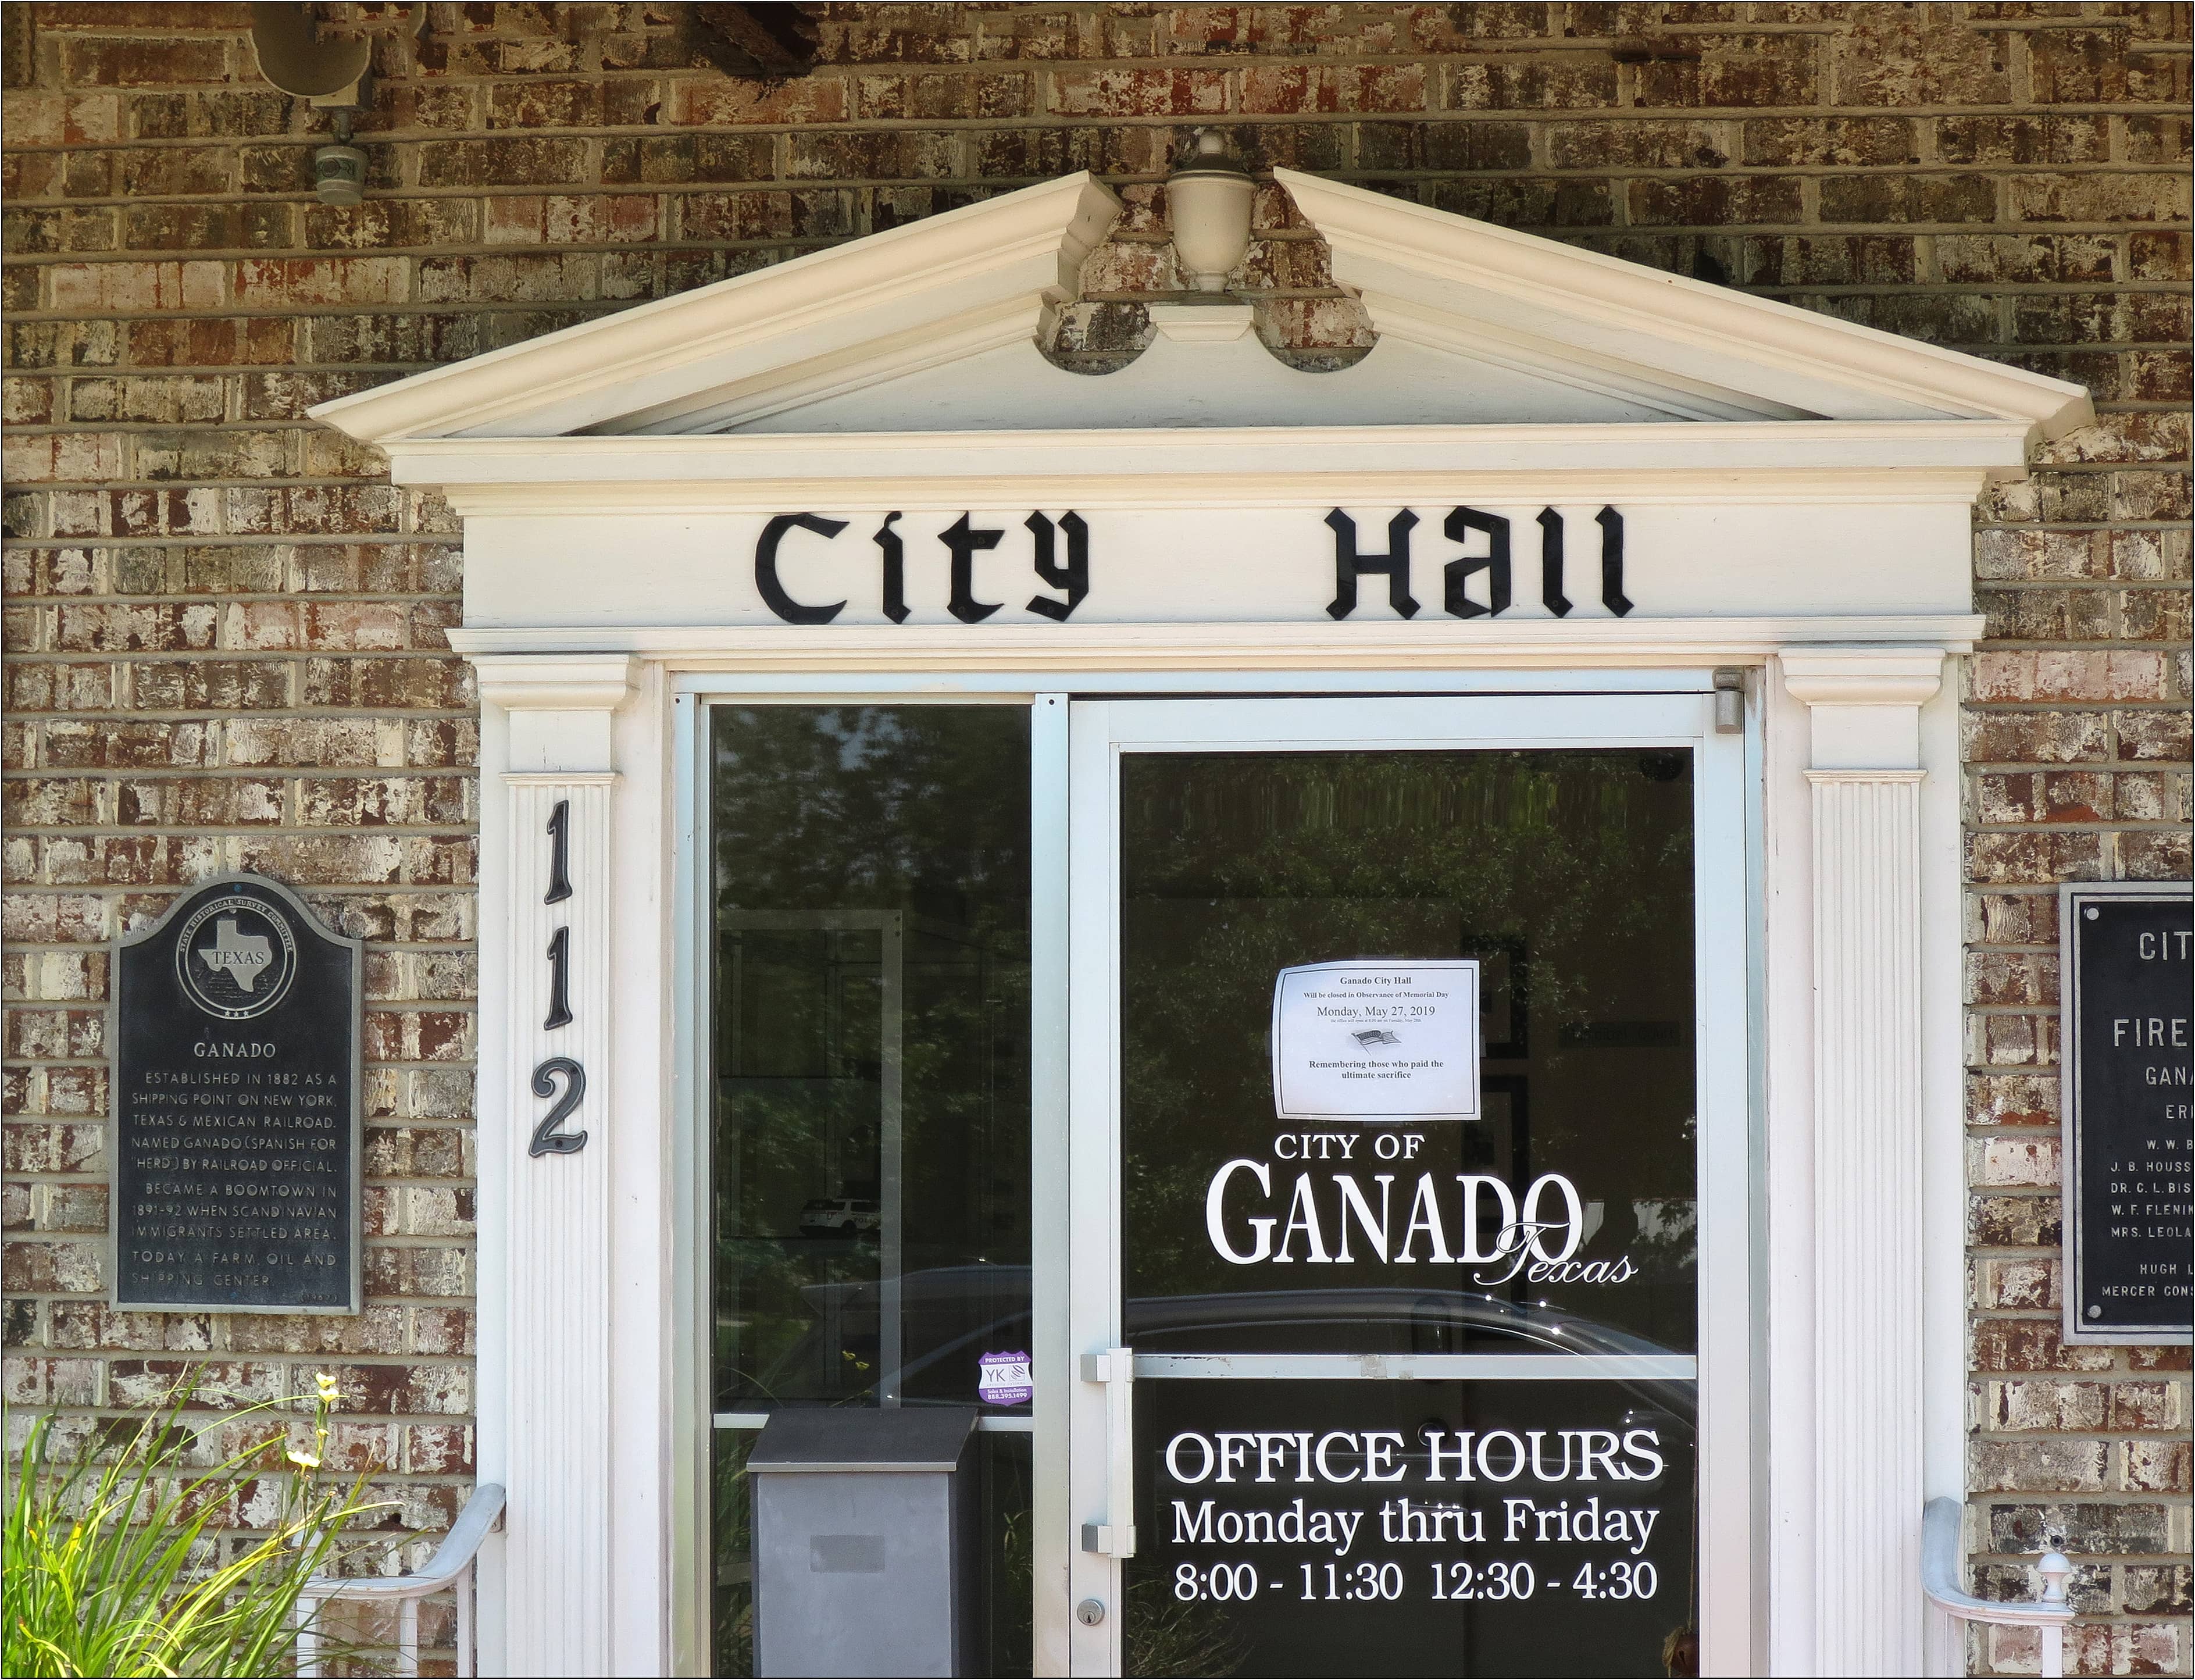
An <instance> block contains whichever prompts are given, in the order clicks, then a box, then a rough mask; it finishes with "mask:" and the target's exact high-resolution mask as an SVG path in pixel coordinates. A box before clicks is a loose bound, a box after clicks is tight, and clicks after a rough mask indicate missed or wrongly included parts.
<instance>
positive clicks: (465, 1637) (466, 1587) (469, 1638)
mask: <svg viewBox="0 0 2195 1680" xmlns="http://www.w3.org/2000/svg"><path fill="white" fill-rule="evenodd" d="M473 1573H474V1571H473V1565H472V1561H471V1560H470V1558H468V1559H467V1560H466V1562H465V1567H464V1573H463V1574H461V1575H459V1576H458V1661H457V1672H458V1680H471V1677H472V1671H473Z"/></svg>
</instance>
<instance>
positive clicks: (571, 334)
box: [311, 170, 2093, 457]
mask: <svg viewBox="0 0 2195 1680" xmlns="http://www.w3.org/2000/svg"><path fill="white" fill-rule="evenodd" d="M1278 179H1279V180H1280V182H1282V185H1284V186H1285V187H1286V188H1288V191H1289V192H1290V193H1292V194H1293V196H1294V198H1295V199H1296V202H1297V205H1298V207H1299V209H1301V210H1302V211H1304V213H1305V215H1306V216H1307V217H1308V218H1309V219H1310V220H1311V222H1314V223H1315V224H1316V226H1317V227H1318V228H1319V230H1320V232H1321V233H1322V234H1324V235H1325V236H1326V238H1327V240H1328V243H1329V245H1331V247H1332V249H1333V253H1334V269H1335V273H1336V275H1337V277H1339V279H1340V280H1342V281H1343V283H1344V284H1345V285H1348V286H1352V287H1355V288H1356V289H1357V291H1358V292H1360V293H1361V294H1362V295H1363V297H1364V298H1365V300H1366V303H1367V305H1368V308H1369V309H1370V310H1371V312H1372V315H1373V319H1374V324H1375V325H1376V326H1380V328H1381V330H1382V331H1383V332H1389V331H1391V332H1393V333H1394V334H1395V335H1396V336H1397V338H1400V339H1402V340H1403V341H1405V342H1408V343H1411V344H1418V345H1420V346H1438V347H1443V348H1448V349H1458V348H1461V347H1464V346H1466V345H1468V346H1472V347H1474V348H1473V349H1472V353H1473V354H1475V355H1478V356H1479V357H1480V358H1481V359H1482V360H1483V361H1486V362H1487V363H1488V364H1489V366H1498V367H1500V368H1501V370H1503V372H1504V373H1505V375H1509V374H1521V375H1523V376H1524V377H1525V378H1526V379H1527V380H1528V381H1530V380H1539V381H1543V382H1545V384H1547V386H1549V387H1551V388H1556V389H1562V390H1566V391H1568V392H1569V393H1570V401H1571V409H1570V411H1551V412H1550V413H1547V414H1541V415H1539V416H1538V418H1541V419H1549V418H1554V419H1572V418H1575V413H1574V410H1575V399H1576V395H1577V394H1578V393H1593V394H1598V395H1599V397H1600V398H1601V399H1602V400H1604V401H1607V400H1620V401H1623V402H1626V403H1636V404H1644V405H1645V406H1646V407H1650V408H1653V409H1658V410H1660V411H1661V412H1662V413H1667V414H1669V415H1671V416H1673V417H1680V416H1686V415H1708V416H1732V415H1737V416H1745V415H1757V416H1783V417H1789V416H1800V415H1818V416H1823V417H1826V418H1827V419H1829V420H1831V421H1832V422H1855V423H1866V422H1869V421H1873V420H1882V419H1919V420H1928V419H1933V420H1937V421H1946V422H1952V423H1958V422H1975V423H1979V424H1984V425H1992V424H1997V425H2001V424H2006V423H2010V424H2013V425H2014V427H2015V429H2016V430H2017V431H2018V432H2019V436H2020V438H2021V441H2022V444H2023V447H2024V446H2025V444H2026V443H2029V442H2033V441H2034V440H2035V439H2037V438H2039V437H2053V436H2058V435H2059V434H2060V433H2062V432H2064V431H2065V430H2070V429H2071V427H2073V426H2076V425H2078V424H2083V423H2085V422H2086V421H2088V419H2092V418H2093V411H2092V408H2091V406H2090V403H2089V400H2088V395H2087V393H2086V391H2085V390H2083V389H2082V388H2081V387H2079V386H2077V385H2074V384H2068V383H2066V382H2065V381H2062V380H2056V379H2050V378H2044V377H2042V376H2041V375H2039V374H2035V373H2031V372H2025V371H2023V370H2020V369H2018V368H2014V367H2006V366H2003V365H2002V364H1999V363H1995V362H1990V361H1983V360H1981V359H1980V358H1979V357H1975V356H1970V355H1962V354H1961V353H1959V352H1957V351H1952V350H1946V349H1939V348H1937V347H1935V346H1933V345H1928V344H1918V343H1916V342H1914V341H1913V340H1910V339H1904V338H1895V337H1893V336H1892V335H1890V334H1887V333H1883V332H1875V331H1874V330H1872V329H1870V328H1867V327H1863V326H1853V325H1852V324H1851V323H1850V322H1846V321H1842V320H1836V319H1835V318H1834V317H1831V316H1827V315H1819V314H1817V313H1815V312H1813V311H1811V310H1806V309H1800V308H1797V307H1796V306H1795V305H1792V304H1789V303H1781V302H1777V301H1775V300H1773V299H1769V298H1764V297H1751V296H1749V295H1747V294H1745V293H1743V292H1737V291H1734V290H1732V289H1731V288H1729V287H1726V286H1708V285H1704V284H1702V283H1701V282H1699V281H1696V280H1686V279H1684V278H1681V277H1679V276H1675V275H1671V274H1665V273H1662V272H1661V271H1660V270H1657V269H1652V268H1645V267H1644V266H1643V265H1640V264H1637V263H1628V262H1624V261H1622V260H1621V259H1618V258H1616V257H1606V256H1602V255H1599V254H1596V253H1594V252H1591V251H1579V250H1576V249H1575V248H1573V247H1571V246H1570V245H1563V244H1560V243H1558V242H1557V241H1554V240H1546V239H1541V238H1538V237H1535V236H1534V235H1530V234H1518V233H1514V232H1511V231H1509V230H1507V229H1505V228H1497V227H1494V226H1492V225H1490V224H1489V223H1486V222H1475V221H1472V220H1471V219H1470V218H1468V217H1466V216H1455V215H1451V214H1449V213H1448V212H1446V211H1435V210H1428V209H1426V208H1424V207H1422V206H1420V205H1407V204H1403V203H1401V202H1399V201H1398V200H1396V199H1390V198H1388V197H1386V196H1385V195H1384V194H1381V193H1373V192H1368V191H1366V190H1364V189H1363V188H1354V187H1348V186H1344V185H1341V184H1340V183H1338V182H1328V181H1321V180H1318V179H1316V177H1313V176H1305V175H1301V174H1299V173H1297V172H1295V171H1293V170H1280V171H1279V172H1278ZM1120 210H1121V205H1120V201H1119V199H1117V198H1115V196H1114V194H1113V193H1111V192H1110V191H1109V190H1108V189H1107V188H1104V187H1103V186H1102V185H1100V184H1099V183H1098V182H1096V181H1095V180H1094V179H1092V177H1091V176H1089V175H1088V174H1086V173H1083V174H1076V175H1069V176H1062V177H1060V178H1059V179H1057V180H1055V181H1051V182H1043V183H1041V184H1040V185H1038V186H1034V187H1029V188H1023V190H1021V191H1020V192H1017V193H1005V194H1002V195H1001V196H1000V197H999V198H996V199H988V200H986V201H984V202H982V203H980V204H975V205H967V206H965V207H964V208H962V209H960V210H957V211H948V212H947V213H946V214H944V215H941V216H930V217H926V218H925V219H923V220H921V221H919V222H911V223H909V224H907V226H905V227H902V228H893V229H890V230H889V231H887V232H884V233H881V234H872V235H870V236H868V237H867V238H865V239H860V240H852V241H850V242H849V243H847V244H845V245H837V246H833V247H832V248H830V249H828V250H825V251H815V252H811V253H809V255H807V256H804V257H796V258H794V259H792V261H790V262H786V263H779V264H776V265H775V266H773V267H771V268H763V269H760V270H758V271H756V272H754V273H752V274H740V275H736V276H734V277H733V278H731V279H729V280H721V281H718V282H717V283H716V284H715V285H712V286H702V287H700V288H698V289H697V290H695V291H694V292H686V293H683V294H681V295H679V296H677V297H667V298H663V299H660V300H658V301H656V302H654V303H646V304H642V305H641V306H639V307H637V308H635V309H627V310H625V311H622V312H620V313H619V314H616V315H608V316H604V317H602V318H601V319H599V320H591V321H586V322H583V323H580V324H579V325H578V326H571V327H567V328H566V329H564V330H563V331H562V332H552V333H548V334H545V335H544V336H543V337H541V338H536V339H532V340H529V341H527V343H525V344H516V345H512V346H510V347H509V348H507V349H501V350H496V351H491V352H490V353H488V354H487V355H479V356H475V357H473V358H471V359H470V360H469V361H464V362H460V363H458V364H457V365H455V366H453V367H445V368H438V369H435V370H431V371H429V372H425V373H420V374H415V375H413V376H412V377H411V378H406V379H400V380H398V381H395V383H393V384H387V385H383V386H380V387H377V389H375V390H370V391H364V392H360V393H358V394H357V395H352V396H348V397H343V398H338V399H337V400H336V401H331V402H326V403H322V404H320V405H319V406H318V407H314V409H313V410H312V411H311V412H312V413H313V414H314V417H315V418H317V419H322V420H325V421H326V422H327V423H328V424H331V425H333V426H336V427H337V428H339V429H341V430H343V431H345V432H347V433H349V435H350V436H354V437H356V438H359V439H360V440H362V441H364V442H371V443H375V444H377V445H381V446H383V447H387V446H389V445H391V444H394V443H397V442H406V441H412V440H418V439H423V438H449V437H455V436H473V437H483V436H493V437H500V438H505V439H508V438H516V437H523V438H528V439H533V440H537V441H539V440H547V439H555V440H556V446H555V447H551V448H549V449H547V450H544V452H543V453H544V454H545V455H547V456H550V457H554V456H556V454H558V453H560V452H561V450H562V447H564V445H565V444H566V443H567V442H568V441H570V439H571V438H572V437H573V435H575V434H581V433H629V432H648V433H655V432H673V433H676V432H685V431H691V430H696V429H698V428H713V427H722V426H727V425H735V424H750V423H752V422H753V421H754V420H755V419H758V418H759V417H763V416H767V415H771V414H776V413H781V412H782V411H783V410H784V409H785V408H786V407H788V406H789V405H792V404H797V403H801V402H805V401H815V400H818V399H819V398H820V397H821V396H825V395H831V394H833V393H838V394H844V393H848V392H857V391H863V390H874V389H877V388H879V387H881V386H882V385H884V384H887V383H888V382H890V381H892V380H895V379H900V378H906V377H907V375H908V374H910V373H911V372H918V371H922V370H925V369H934V368H936V367H942V366H948V365H953V364H954V363H955V362H957V363H958V364H959V365H963V366H972V365H973V363H974V361H975V359H976V358H977V357H980V356H982V355H984V354H985V353H986V352H988V351H992V350H995V349H997V348H998V347H1000V346H1001V345H1005V344H1012V343H1015V342H1017V341H1019V342H1021V343H1023V344H1025V345H1028V346H1029V347H1030V350H1031V353H1030V355H1028V356H1027V357H1026V358H1024V359H1023V361H1019V362H1017V363H1014V364H1012V367H1014V368H1016V369H1017V370H1018V371H1017V372H1012V373H1011V375H1010V376H1009V377H1008V378H1005V380H1004V381H1003V382H1001V383H1000V384H998V385H997V387H996V390H997V395H998V396H999V398H1000V401H1007V400H1008V399H1010V398H1011V396H1012V395H1013V394H1014V392H1015V391H1016V390H1019V389H1020V388H1022V387H1024V386H1028V385H1030V384H1033V383H1042V382H1043V381H1044V378H1045V375H1046V372H1051V371H1052V370H1051V369H1050V368H1049V365H1048V364H1046V363H1045V362H1044V361H1042V360H1041V358H1040V357H1037V356H1036V355H1034V338H1035V337H1036V334H1037V332H1038V331H1039V330H1040V326H1041V325H1042V323H1043V321H1044V320H1045V317H1046V313H1047V312H1048V311H1051V310H1056V309H1057V307H1058V306H1059V305H1060V304H1061V303H1063V302H1064V301H1066V300H1067V299H1069V298H1070V297H1073V296H1074V294H1075V292H1076V291H1077V289H1078V287H1079V285H1080V268H1081V265H1082V263H1083V260H1084V259H1085V258H1086V257H1087V256H1088V255H1089V253H1090V252H1091V251H1092V249H1094V248H1095V246H1096V245H1097V243H1098V240H1101V239H1102V238H1103V236H1104V234H1105V233H1106V232H1107V231H1108V230H1109V228H1110V227H1111V225H1112V223H1113V222H1114V221H1115V218H1116V217H1117V216H1118V215H1119V214H1120ZM1116 377H1117V376H1116ZM1171 377H1172V381H1173V385H1172V389H1174V390H1177V391H1178V392H1184V393H1193V392H1194V391H1195V390H1197V389H1198V388H1199V380H1200V378H1201V376H1200V375H1199V374H1198V373H1197V372H1196V370H1195V369H1194V368H1193V367H1190V366H1189V365H1187V364H1182V365H1180V366H1179V367H1177V368H1176V370H1175V372H1173V373H1172V376H1171ZM1327 377H1328V378H1331V379H1334V380H1337V381H1339V380H1343V379H1345V378H1346V377H1347V376H1346V374H1345V373H1337V374H1334V375H1329V376H1327ZM1391 377H1392V376H1391ZM1306 378H1307V379H1308V381H1309V383H1308V384H1306V385H1305V390H1312V389H1316V387H1317V386H1318V384H1319V381H1318V380H1317V378H1315V377H1311V376H1306ZM1098 383H1099V384H1102V383H1103V382H1098ZM1360 383H1361V382H1360ZM1532 389H1533V387H1532V385H1531V384H1529V383H1528V384H1525V385H1524V386H1521V387H1520V388H1519V389H1518V392H1517V394H1516V395H1515V396H1514V398H1513V399H1512V400H1513V401H1515V403H1516V404H1517V405H1518V414H1517V415H1515V416H1511V417H1502V416H1493V417H1489V418H1520V419H1521V418H1531V417H1532V413H1533V411H1534V409H1535V407H1544V406H1545V405H1544V404H1536V405H1535V402H1534V401H1533V400H1532V397H1531V391H1532ZM1338 390H1339V386H1336V387H1334V388H1331V389H1329V390H1328V395H1334V394H1335V392H1336V391H1338ZM1157 395H1160V396H1161V397H1163V395H1164V392H1163V391H1161V392H1160V393H1158V394H1157ZM1403 408H1404V412H1405V413H1407V412H1408V410H1409V405H1407V404H1406V405H1403ZM1166 410H1167V404H1166V403H1165V402H1164V401H1158V402H1156V403H1155V406H1154V407H1153V408H1152V411H1151V412H1152V413H1154V415H1160V414H1163V413H1165V412H1166ZM1293 418H1295V419H1305V420H1314V419H1315V416H1314V415H1313V414H1311V413H1295V414H1293ZM1472 418H1474V419H1476V418H1478V417H1477V416H1473V417H1472ZM916 424H919V421H918V422H916ZM1403 424H1407V421H1404V422H1403Z"/></svg>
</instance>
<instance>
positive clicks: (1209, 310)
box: [1149, 303, 1258, 344]
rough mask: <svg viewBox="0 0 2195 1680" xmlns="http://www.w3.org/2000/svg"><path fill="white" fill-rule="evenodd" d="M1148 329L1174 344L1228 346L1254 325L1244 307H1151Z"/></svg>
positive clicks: (1254, 315) (1254, 316) (1252, 311)
mask: <svg viewBox="0 0 2195 1680" xmlns="http://www.w3.org/2000/svg"><path fill="white" fill-rule="evenodd" d="M1149 315H1150V317H1151V326H1152V329H1153V330H1154V331H1155V332H1157V334H1158V335H1159V337H1160V338H1171V339H1172V340H1173V342H1174V343H1176V344H1232V343H1234V342H1235V341H1236V339H1238V338H1242V337H1244V336H1245V335H1246V334H1247V333H1248V332H1249V331H1250V330H1251V329H1252V328H1253V327H1254V326H1256V325H1257V324H1258V312H1257V311H1256V310H1255V309H1252V308H1251V307H1250V306H1249V305H1248V304H1247V303H1153V304H1152V305H1150V308H1149Z"/></svg>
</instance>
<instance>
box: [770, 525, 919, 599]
mask: <svg viewBox="0 0 2195 1680" xmlns="http://www.w3.org/2000/svg"><path fill="white" fill-rule="evenodd" d="M885 523H887V524H889V523H890V521H889V520H887V521H885ZM795 527H798V528H800V529H801V530H804V531H813V532H815V534H816V535H818V536H821V537H835V536H837V535H838V533H839V532H841V531H843V530H844V529H845V528H846V522H845V521H844V520H843V519H818V518H817V517H815V515H814V514H812V513H781V514H779V515H778V516H777V517H775V519H772V520H771V521H770V522H769V524H767V525H765V526H763V528H762V540H761V541H760V542H758V543H757V544H756V545H755V587H756V588H757V589H758V590H760V591H761V592H762V598H763V605H765V606H767V607H768V608H769V609H770V611H772V612H774V613H775V614H776V615H778V616H779V617H780V618H781V619H783V620H784V621H786V623H787V624H828V623H830V621H832V619H834V618H836V617H838V615H839V614H840V613H841V612H843V611H844V610H845V606H846V603H844V601H840V602H838V603H835V604H834V605H832V606H828V607H804V606H803V605H801V603H799V602H798V601H796V600H794V599H793V598H792V597H791V596H790V595H788V594H786V592H785V586H784V585H783V584H781V583H780V582H779V581H778V580H777V546H778V544H780V543H781V542H783V541H784V540H785V534H786V532H787V531H790V530H792V529H793V528H795Z"/></svg>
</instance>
